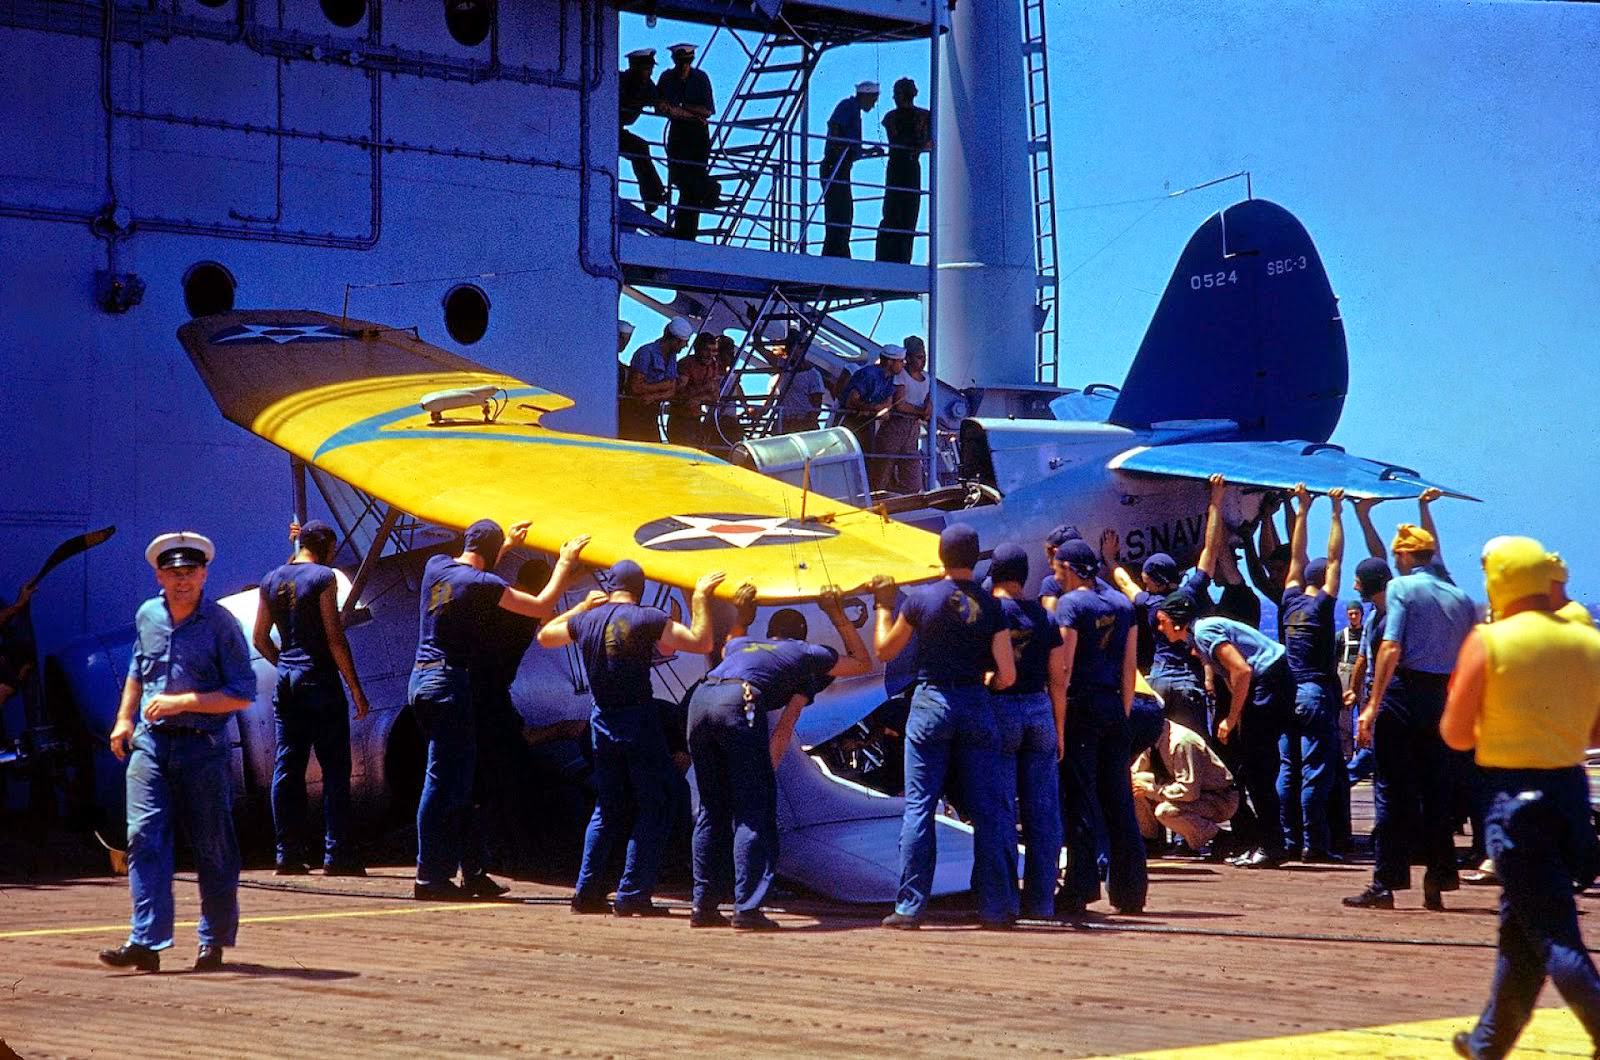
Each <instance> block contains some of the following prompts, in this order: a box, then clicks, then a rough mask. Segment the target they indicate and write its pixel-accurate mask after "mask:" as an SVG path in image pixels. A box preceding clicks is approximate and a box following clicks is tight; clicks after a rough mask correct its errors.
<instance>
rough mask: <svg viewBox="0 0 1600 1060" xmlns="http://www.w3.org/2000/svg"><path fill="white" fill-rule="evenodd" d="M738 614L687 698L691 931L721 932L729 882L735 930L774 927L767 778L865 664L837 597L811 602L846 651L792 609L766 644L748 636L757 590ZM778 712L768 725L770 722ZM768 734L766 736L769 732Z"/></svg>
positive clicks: (773, 822)
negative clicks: (817, 705)
mask: <svg viewBox="0 0 1600 1060" xmlns="http://www.w3.org/2000/svg"><path fill="white" fill-rule="evenodd" d="M735 604H736V605H737V606H738V610H739V614H738V617H737V618H736V619H735V620H734V626H733V628H732V629H731V630H730V631H729V638H728V642H727V644H726V645H724V647H723V652H722V661H721V662H720V663H718V664H717V666H716V667H715V668H713V669H712V670H711V672H710V673H708V674H707V675H706V678H705V680H704V681H703V682H702V683H701V684H700V685H699V686H698V687H697V688H696V689H695V690H694V694H693V695H692V696H691V697H690V699H689V724H688V729H689V755H690V757H691V758H692V759H693V760H694V783H695V788H696V790H697V792H698V794H699V801H700V805H699V808H698V809H697V810H696V812H695V819H694V912H693V913H692V914H691V915H690V917H689V925H690V926H691V927H723V926H726V925H727V924H728V923H729V920H728V918H727V917H724V916H723V915H722V914H721V913H719V912H718V911H717V906H718V905H719V904H721V903H722V902H724V901H726V900H727V899H728V897H729V896H728V895H726V894H724V893H722V892H723V888H724V886H725V884H724V881H726V880H728V879H732V881H733V894H732V898H733V920H732V925H733V927H735V928H736V929H739V930H742V931H772V930H775V929H776V928H777V927H778V924H777V921H775V920H772V919H771V918H770V917H768V916H767V915H766V914H765V913H763V912H762V911H761V903H762V902H763V901H765V900H766V896H767V890H768V889H769V888H770V887H771V886H772V879H773V873H774V872H775V871H776V868H777V862H778V809H777V800H778V786H777V780H776V777H775V773H774V771H775V770H776V769H777V765H778V762H779V761H781V760H782V757H783V754H784V752H785V751H787V750H788V746H789V739H790V737H791V736H792V735H793V733H794V724H795V721H796V719H797V717H798V714H799V711H800V709H801V708H802V707H804V706H805V705H806V704H807V703H809V702H810V701H811V699H812V698H813V697H814V696H816V694H817V693H818V692H820V691H822V690H823V689H824V688H826V687H827V686H828V684H829V683H830V682H832V680H833V679H834V678H835V677H854V676H857V675H859V674H864V673H866V672H867V671H868V670H869V669H870V668H871V666H872V656H870V655H868V654H867V647H866V645H865V644H863V643H862V641H861V634H860V633H858V632H856V628H855V627H854V626H853V625H851V624H850V621H849V620H848V619H847V618H845V617H844V609H843V601H842V600H841V599H840V596H839V591H838V590H837V589H836V588H832V587H830V588H829V589H828V590H827V591H825V592H824V593H823V594H822V596H821V597H820V598H819V599H818V600H817V605H818V607H820V608H821V609H822V613H823V614H825V615H827V616H828V619H829V620H830V621H831V622H832V623H833V628H834V630H835V632H836V633H838V635H839V641H840V643H841V644H843V646H844V650H845V654H844V655H843V657H841V656H840V654H839V653H838V652H837V651H835V650H834V649H833V648H830V647H827V646H825V645H821V644H807V643H806V635H807V633H808V632H809V631H808V629H807V628H806V619H805V616H804V615H802V614H801V613H800V612H798V611H795V610H793V609H791V608H783V609H781V610H779V611H775V612H773V614H772V617H771V618H769V619H768V620H767V636H766V638H765V639H763V638H760V637H752V636H749V635H747V630H748V629H749V628H750V624H751V622H752V621H754V618H755V587H754V586H750V585H746V586H741V587H740V589H739V592H738V593H737V594H735ZM773 713H778V715H779V716H778V721H777V723H776V725H775V726H769V721H768V716H769V715H770V714H773ZM769 728H770V729H771V731H770V733H769Z"/></svg>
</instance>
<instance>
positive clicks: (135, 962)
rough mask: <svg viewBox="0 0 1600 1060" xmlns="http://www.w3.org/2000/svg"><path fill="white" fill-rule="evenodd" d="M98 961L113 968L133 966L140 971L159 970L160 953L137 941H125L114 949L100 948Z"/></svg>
mask: <svg viewBox="0 0 1600 1060" xmlns="http://www.w3.org/2000/svg"><path fill="white" fill-rule="evenodd" d="M100 963H101V964H109V965H110V966H111V967H113V968H135V969H138V970H139V971H141V972H159V971H160V970H161V954H159V953H157V952H156V951H155V950H153V949H151V948H150V947H148V946H141V945H139V944H138V943H137V942H129V943H125V944H123V945H121V946H118V947H117V948H116V949H114V950H101V951H100Z"/></svg>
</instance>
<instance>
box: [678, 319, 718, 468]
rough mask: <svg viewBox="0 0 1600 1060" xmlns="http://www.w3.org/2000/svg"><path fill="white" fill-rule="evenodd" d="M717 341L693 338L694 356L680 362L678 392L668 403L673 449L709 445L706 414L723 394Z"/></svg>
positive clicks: (711, 336)
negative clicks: (677, 446) (675, 446)
mask: <svg viewBox="0 0 1600 1060" xmlns="http://www.w3.org/2000/svg"><path fill="white" fill-rule="evenodd" d="M718 338H719V336H717V335H714V334H712V333H711V332H709V331H702V332H700V334H698V335H696V336H695V337H694V349H693V352H691V353H690V354H689V355H688V356H686V357H683V358H681V359H680V360H679V361H678V371H677V377H678V388H677V390H676V391H675V392H674V393H673V395H672V400H671V401H669V402H668V403H667V441H669V442H671V443H672V444H673V445H687V446H691V447H694V448H703V447H704V446H705V445H706V444H707V442H708V439H707V437H706V427H707V425H706V413H705V410H706V408H707V407H708V406H713V405H715V404H716V402H717V397H718V395H719V393H720V391H721V390H722V364H721V362H719V361H718V360H717V339H718ZM713 429H715V428H713Z"/></svg>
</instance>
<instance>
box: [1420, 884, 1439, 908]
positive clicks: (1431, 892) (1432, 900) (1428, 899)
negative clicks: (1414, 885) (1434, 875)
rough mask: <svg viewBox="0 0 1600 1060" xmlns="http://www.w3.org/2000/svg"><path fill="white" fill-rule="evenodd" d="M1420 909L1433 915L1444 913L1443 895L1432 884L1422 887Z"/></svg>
mask: <svg viewBox="0 0 1600 1060" xmlns="http://www.w3.org/2000/svg"><path fill="white" fill-rule="evenodd" d="M1422 908H1424V909H1428V910H1431V911H1433V912H1435V913H1442V912H1444V895H1443V894H1442V893H1441V892H1440V890H1439V888H1437V887H1435V886H1433V885H1432V884H1428V883H1424V884H1423V885H1422Z"/></svg>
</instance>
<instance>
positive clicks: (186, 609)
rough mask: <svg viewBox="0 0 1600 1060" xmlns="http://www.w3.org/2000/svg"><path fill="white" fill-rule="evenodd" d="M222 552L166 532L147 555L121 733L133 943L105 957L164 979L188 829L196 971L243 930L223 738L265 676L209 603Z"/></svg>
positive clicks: (209, 967)
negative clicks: (179, 835)
mask: <svg viewBox="0 0 1600 1060" xmlns="http://www.w3.org/2000/svg"><path fill="white" fill-rule="evenodd" d="M215 554H216V548H215V547H214V546H213V545H212V544H211V541H210V540H209V539H208V538H206V537H204V536H202V535H200V534H197V533H194V532H193V531H188V530H185V531H183V532H181V533H176V534H162V535H161V536H160V537H158V538H156V539H155V540H154V541H152V542H150V547H149V548H147V549H145V553H144V555H145V559H146V560H148V561H149V563H150V566H151V567H152V568H154V569H155V573H156V581H158V582H159V583H160V584H161V592H160V594H159V595H157V596H155V597H153V598H151V599H149V600H146V601H145V603H144V605H143V606H141V607H140V608H139V611H138V613H137V614H136V615H135V616H134V643H133V658H132V660H131V661H130V662H129V664H128V677H127V680H126V681H125V682H123V686H122V702H121V704H120V705H119V706H118V708H117V721H116V725H115V726H114V727H113V728H112V730H111V753H112V754H114V755H116V756H117V758H118V759H119V760H123V761H126V762H127V763H128V769H127V804H128V889H129V890H130V891H131V892H132V895H133V926H132V930H131V931H130V932H129V933H128V941H127V942H126V943H125V944H123V945H122V946H119V947H117V948H116V949H113V950H101V951H100V960H101V961H103V962H104V963H106V964H109V965H111V966H112V967H114V968H137V969H138V970H139V971H143V972H154V971H158V970H159V969H160V967H161V953H160V951H162V950H164V949H166V948H167V947H168V946H171V945H172V930H173V903H172V848H173V835H174V832H175V829H176V828H177V824H178V821H179V820H181V821H182V822H183V828H184V832H185V834H186V835H187V836H188V840H189V848H190V850H191V852H192V853H193V856H194V861H195V869H196V874H197V875H198V876H199V878H200V923H199V927H198V929H197V930H196V934H197V935H198V936H199V940H200V950H199V955H198V956H197V957H196V959H195V963H194V967H195V970H196V971H202V972H204V971H215V970H216V969H218V968H220V967H222V948H223V947H224V946H232V945H233V944H234V941H235V936H236V935H237V933H238V930H239V844H238V841H237V839H236V838H235V837H234V833H233V807H232V805H231V803H230V800H229V791H230V788H231V778H230V770H229V765H228V750H229V746H228V740H227V739H226V737H225V736H224V729H225V727H226V726H227V724H228V715H229V714H232V713H233V712H235V711H239V710H243V709H245V708H246V707H248V706H249V705H250V703H251V702H252V701H253V700H254V699H255V695H256V677H255V672H254V671H253V670H252V669H251V667H250V649H249V647H248V646H247V645H246V644H245V639H244V630H243V629H241V628H240V627H239V620H238V619H236V618H234V617H233V615H232V614H230V613H229V612H228V611H227V610H226V609H224V608H223V607H222V606H221V605H220V604H218V603H216V602H214V601H212V600H208V599H207V598H206V596H205V584H206V566H207V564H209V563H210V562H211V558H212V556H214V555H215Z"/></svg>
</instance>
